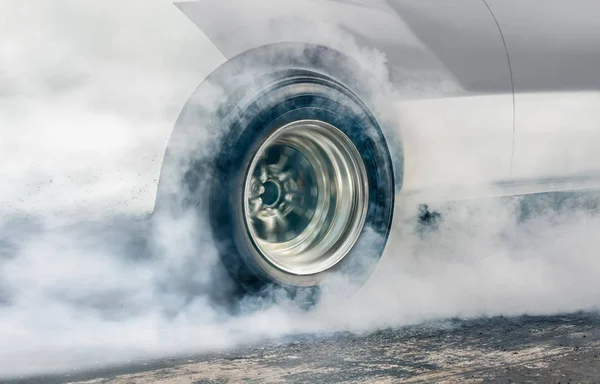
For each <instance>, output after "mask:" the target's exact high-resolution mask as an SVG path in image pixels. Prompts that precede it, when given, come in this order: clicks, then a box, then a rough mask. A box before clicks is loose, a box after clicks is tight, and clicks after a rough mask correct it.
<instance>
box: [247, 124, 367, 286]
mask: <svg viewBox="0 0 600 384" xmlns="http://www.w3.org/2000/svg"><path fill="white" fill-rule="evenodd" d="M244 202H245V204H244V207H245V213H246V214H245V217H246V224H247V227H248V232H249V235H250V238H251V239H252V241H253V243H254V244H255V246H256V248H257V250H258V251H259V253H260V255H261V256H262V257H264V258H265V259H267V260H268V261H269V262H270V263H271V264H273V265H274V266H275V267H277V268H279V269H281V270H283V271H286V272H288V273H292V274H296V275H309V274H315V273H319V272H323V271H325V270H327V269H329V268H331V267H333V266H334V265H336V264H337V263H338V262H339V261H341V260H342V259H343V258H344V256H345V255H346V254H347V253H348V252H349V251H350V249H351V248H352V246H353V245H354V243H355V242H356V240H357V239H358V236H359V235H360V233H361V231H362V228H363V226H364V222H365V219H366V212H367V207H368V184H367V175H366V170H365V167H364V164H363V162H362V159H361V156H360V153H359V152H358V150H357V149H356V147H355V146H354V144H353V143H352V141H351V140H350V139H349V138H348V137H347V136H346V135H345V134H344V133H343V132H342V131H340V130H339V129H338V128H336V127H334V126H332V125H329V124H327V123H324V122H321V121H314V120H303V121H297V122H294V123H291V124H288V125H287V126H284V127H282V128H280V129H278V130H277V131H276V132H275V133H273V134H272V135H271V136H270V137H269V138H267V140H266V141H265V143H263V145H262V146H261V148H260V149H259V151H258V153H257V154H256V155H255V157H254V159H253V161H252V164H251V166H250V168H249V170H248V174H247V177H246V188H245V197H244Z"/></svg>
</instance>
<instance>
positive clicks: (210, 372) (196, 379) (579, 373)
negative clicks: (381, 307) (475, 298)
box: [7, 313, 600, 384]
mask: <svg viewBox="0 0 600 384" xmlns="http://www.w3.org/2000/svg"><path fill="white" fill-rule="evenodd" d="M7 383H10V384H17V383H18V384H34V383H86V384H100V383H102V384H105V383H113V384H132V383H164V384H167V383H168V384H179V383H193V384H228V383H382V384H384V383H385V384H387V383H555V384H558V383H561V384H567V383H600V314H596V313H576V314H568V315H557V316H551V317H530V316H527V317H518V318H505V317H495V318H489V319H477V320H447V321H444V322H436V323H428V324H422V325H418V326H411V327H404V328H398V329H386V330H380V331H377V332H374V333H371V334H367V335H353V334H348V333H338V334H332V335H326V336H318V337H316V336H310V335H306V336H299V337H295V338H292V339H286V340H281V341H278V342H270V343H269V344H267V345H260V346H256V347H253V348H246V349H240V350H235V351H229V352H226V353H218V354H206V355H199V356H187V357H185V358H179V359H170V360H160V361H146V362H135V363H130V364H128V365H126V366H120V367H113V368H110V369H105V370H97V371H92V372H87V373H81V374H78V375H77V376H52V377H37V378H28V379H21V380H16V381H9V382H7Z"/></svg>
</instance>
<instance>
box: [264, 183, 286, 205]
mask: <svg viewBox="0 0 600 384" xmlns="http://www.w3.org/2000/svg"><path fill="white" fill-rule="evenodd" d="M263 187H264V188H265V191H264V192H263V194H262V195H261V196H260V197H261V198H262V201H263V204H264V205H266V206H267V207H274V206H275V205H277V203H278V202H279V200H280V199H281V186H280V185H279V183H277V182H275V181H273V180H267V181H266V182H265V183H264V184H263Z"/></svg>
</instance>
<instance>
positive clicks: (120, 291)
mask: <svg viewBox="0 0 600 384" xmlns="http://www.w3.org/2000/svg"><path fill="white" fill-rule="evenodd" d="M0 36H2V37H1V39H2V44H1V46H0V62H1V63H2V66H3V67H2V72H1V73H0V76H2V84H1V87H2V88H0V105H1V107H0V108H1V109H0V180H1V181H2V187H1V188H0V324H2V326H1V327H0V345H1V346H2V348H1V349H0V377H5V376H13V375H26V374H35V373H52V372H62V371H69V370H74V369H79V370H81V369H85V368H89V367H95V366H99V365H106V364H110V363H126V362H127V361H128V360H131V359H143V358H154V357H163V356H173V355H182V354H188V353H197V352H202V351H207V350H215V349H221V348H230V347H234V346H237V345H240V344H243V343H251V342H260V341H262V340H264V339H267V338H276V337H280V336H283V335H289V334H295V333H302V332H327V331H339V330H350V331H355V332H367V331H370V330H373V329H377V328H379V327H387V326H401V325H405V324H410V323H415V322H421V321H425V320H430V319H439V318H446V317H456V316H458V317H472V316H492V315H518V314H524V313H528V314H548V313H556V312H562V311H574V310H581V309H594V308H596V307H597V306H598V304H599V302H600V297H598V292H600V279H598V276H600V259H599V258H598V257H597V249H599V245H600V244H596V242H597V241H596V240H594V239H595V238H596V236H595V233H597V232H598V230H599V229H600V219H599V218H598V216H597V215H596V213H595V211H594V209H589V207H588V206H589V205H594V203H595V202H596V201H597V199H596V197H595V196H594V195H585V196H584V197H583V198H582V197H578V196H575V195H572V196H571V197H570V198H569V199H568V200H566V201H565V202H562V203H561V204H558V203H559V202H558V201H557V200H556V199H554V200H552V199H550V200H544V201H541V202H534V200H532V199H530V198H511V199H503V200H489V201H476V202H472V203H461V204H450V205H444V206H439V207H437V206H436V207H434V208H436V209H439V210H440V212H441V213H442V215H443V216H442V217H443V219H442V221H441V222H440V223H439V225H438V226H439V228H438V229H433V230H432V229H428V227H421V226H420V225H419V223H418V222H417V219H416V217H417V211H416V206H411V205H405V204H402V203H399V205H398V208H397V210H396V221H397V223H398V224H397V225H396V226H395V228H394V233H393V234H392V236H391V239H390V244H389V246H388V251H387V253H386V256H385V257H384V259H383V261H382V263H381V264H380V266H379V267H378V269H377V271H376V272H375V274H374V276H373V278H372V279H371V280H370V282H369V283H368V285H367V286H366V287H365V288H364V289H362V291H361V292H360V293H359V294H358V295H356V296H355V297H354V298H353V299H352V300H350V301H348V302H344V303H343V305H340V303H339V302H336V301H335V300H336V299H335V298H330V297H328V296H327V295H326V296H325V297H324V300H323V303H322V304H321V305H319V306H318V307H317V308H315V309H314V310H313V311H310V312H303V311H301V310H300V309H298V308H297V307H295V306H294V305H293V304H288V303H285V302H283V303H282V304H280V305H276V306H265V307H264V308H261V302H260V301H254V302H253V301H251V300H249V301H248V302H245V303H242V304H241V308H240V311H238V312H239V313H238V314H236V315H232V314H231V311H229V310H228V309H227V307H226V306H223V305H222V304H221V300H222V298H221V293H222V294H223V295H226V293H227V290H229V289H230V287H229V284H228V282H227V279H226V277H225V275H223V274H222V273H223V272H222V271H221V270H220V269H219V267H218V260H217V255H216V254H215V251H214V250H213V247H212V245H211V244H208V243H206V244H204V247H202V252H200V253H199V252H197V250H198V249H197V248H196V247H197V244H198V239H197V238H195V235H196V234H201V236H204V237H206V236H207V235H208V234H209V232H210V231H209V229H208V228H204V227H203V226H201V225H199V224H198V223H197V222H195V221H194V220H195V219H194V218H193V217H183V218H180V219H179V220H177V222H176V223H173V222H171V221H168V220H166V219H165V220H164V221H160V220H158V224H157V225H156V226H155V227H153V231H156V232H155V233H159V234H160V236H159V238H160V242H159V244H148V242H147V234H148V231H149V228H148V222H147V220H146V219H147V217H148V215H149V213H150V212H151V210H152V207H153V204H154V196H155V193H156V184H157V179H158V175H159V171H160V166H161V161H162V157H163V154H164V150H165V147H166V144H167V140H168V137H169V134H170V132H171V129H172V126H173V123H174V121H175V120H176V118H177V115H178V114H179V112H180V109H181V107H182V106H183V105H184V104H185V102H186V100H187V98H188V97H189V95H190V94H191V93H192V91H193V89H194V88H195V87H196V86H197V84H198V83H200V81H201V80H202V77H203V76H205V75H207V74H208V73H209V72H210V71H211V70H212V69H214V68H215V67H216V66H217V65H218V64H220V63H221V62H222V61H223V57H222V56H221V55H220V54H219V53H218V52H217V51H216V49H215V48H214V47H212V46H211V45H210V43H209V42H208V40H207V39H206V38H204V37H203V36H202V34H201V33H199V32H198V30H197V29H196V27H195V26H194V25H193V24H191V23H189V22H188V21H187V19H186V18H185V17H184V16H183V15H182V14H180V13H179V12H178V11H177V9H176V8H174V7H173V6H172V5H171V4H169V3H168V2H162V1H158V0H157V1H141V0H136V1H128V2H125V3H124V2H92V1H87V2H81V1H74V0H55V1H52V2H47V1H42V0H37V1H28V2H17V1H8V2H3V3H2V4H0ZM357 54H362V53H361V51H357ZM364 57H365V60H370V59H373V60H374V65H375V66H376V67H377V68H380V66H382V65H383V64H384V60H382V57H381V55H379V54H376V53H375V54H374V53H372V52H370V53H365V56H364ZM377 72H378V73H380V72H379V69H377ZM380 77H381V75H380ZM582 199H583V200H582ZM556 207H559V208H556ZM526 208H531V209H533V211H534V212H535V213H536V214H533V215H532V216H531V217H525V215H524V212H526V211H527V209H526ZM584 208H585V209H584ZM539 212H541V213H539ZM198 236H200V235H198ZM206 241H207V242H208V240H206ZM151 246H152V247H158V249H160V250H161V252H159V253H158V255H157V253H156V252H149V247H151ZM190 254H193V255H196V256H197V257H195V258H193V257H190V256H189V255H190ZM340 284H342V285H341V288H340V286H339V285H338V287H337V289H342V290H343V289H346V287H345V286H343V282H342V283H340Z"/></svg>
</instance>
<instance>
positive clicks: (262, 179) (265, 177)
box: [258, 161, 269, 183]
mask: <svg viewBox="0 0 600 384" xmlns="http://www.w3.org/2000/svg"><path fill="white" fill-rule="evenodd" d="M259 171H260V176H259V177H258V179H259V180H260V182H261V183H266V182H267V180H268V179H269V172H268V171H267V166H266V165H265V163H264V161H263V162H261V164H260V168H259Z"/></svg>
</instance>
